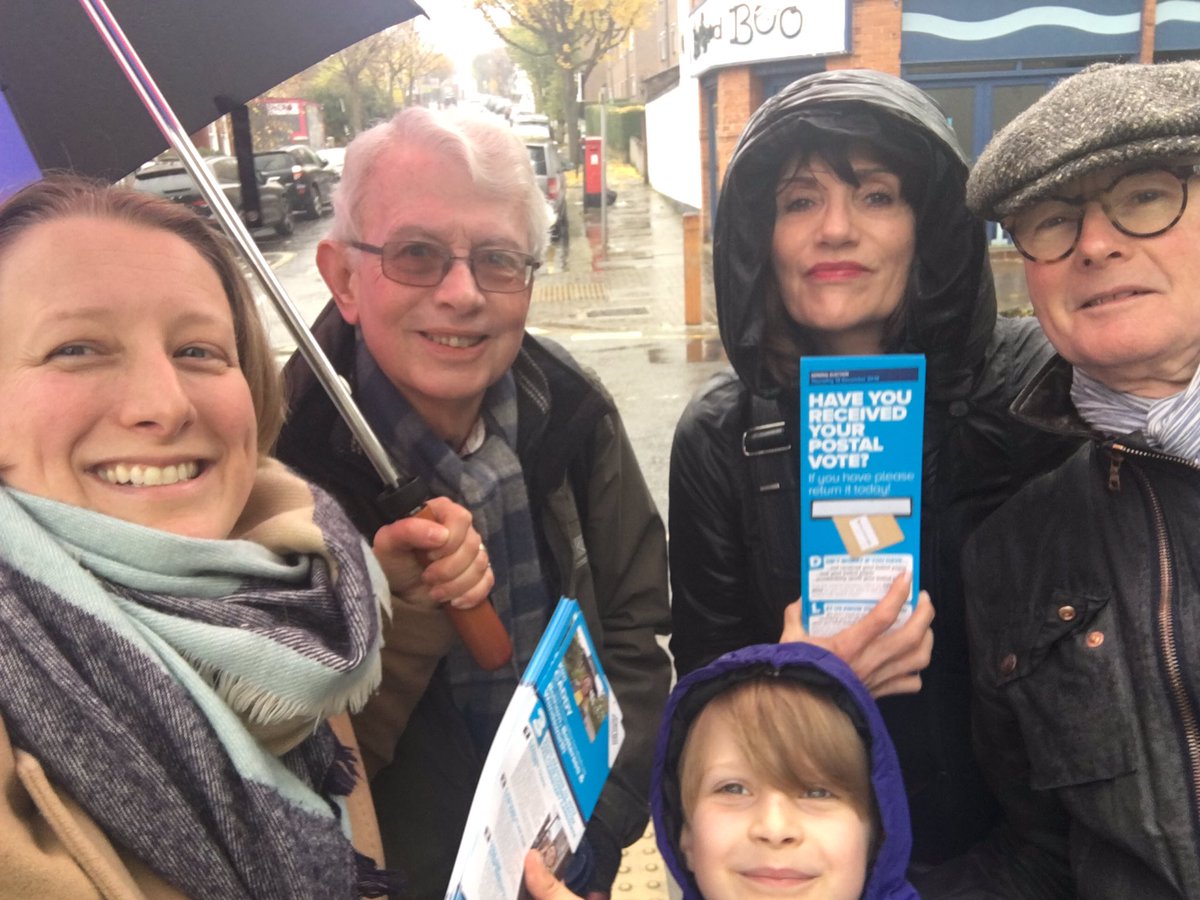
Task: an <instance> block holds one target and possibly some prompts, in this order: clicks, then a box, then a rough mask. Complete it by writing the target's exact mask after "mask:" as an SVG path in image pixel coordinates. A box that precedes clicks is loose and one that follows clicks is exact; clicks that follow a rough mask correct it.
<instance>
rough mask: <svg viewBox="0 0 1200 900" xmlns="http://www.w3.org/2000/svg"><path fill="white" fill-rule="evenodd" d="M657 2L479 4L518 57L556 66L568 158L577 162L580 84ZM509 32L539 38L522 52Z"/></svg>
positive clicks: (485, 0) (484, 0)
mask: <svg viewBox="0 0 1200 900" xmlns="http://www.w3.org/2000/svg"><path fill="white" fill-rule="evenodd" d="M653 5H654V0H475V7H476V8H477V9H478V10H480V12H482V13H483V16H484V18H485V19H487V21H488V24H489V25H491V26H492V29H493V30H494V31H495V32H496V34H497V35H499V37H500V39H501V40H503V41H504V42H505V43H507V44H509V45H510V46H512V47H514V48H516V49H517V50H518V51H521V52H524V53H527V54H529V55H532V56H544V57H548V58H549V59H550V60H552V61H553V63H554V65H555V67H556V69H557V72H558V78H559V81H560V83H561V85H562V94H563V114H564V116H565V118H566V126H567V147H566V149H567V152H568V153H569V154H570V156H571V159H572V160H575V161H576V162H578V159H579V112H578V109H577V107H578V102H577V100H576V97H575V85H576V83H577V82H576V80H577V79H578V80H579V83H583V82H586V81H587V78H588V76H589V75H591V74H592V70H593V69H595V68H596V66H597V65H599V63H600V61H601V60H602V59H604V57H605V56H606V55H607V54H608V53H609V52H610V51H611V50H613V49H615V48H616V47H618V46H619V45H620V44H621V42H622V41H624V40H625V39H626V38H627V37H628V36H629V32H630V31H632V30H634V29H635V28H637V27H638V26H639V25H641V24H642V22H643V21H644V20H645V19H646V17H647V16H648V15H649V14H650V10H651V8H652V7H653ZM511 26H516V27H517V28H518V29H524V30H525V31H527V32H529V33H530V34H532V35H535V36H536V37H537V42H536V45H530V46H524V45H521V44H519V43H516V42H517V41H520V37H519V33H509V34H506V32H511Z"/></svg>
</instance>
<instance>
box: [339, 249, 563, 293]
mask: <svg viewBox="0 0 1200 900" xmlns="http://www.w3.org/2000/svg"><path fill="white" fill-rule="evenodd" d="M347 243H348V244H349V245H350V246H351V247H354V248H355V249H356V250H364V251H366V252H367V253H374V254H376V255H377V256H378V257H379V261H380V265H381V266H382V268H383V275H384V277H385V278H388V279H390V280H391V281H394V282H396V283H397V284H404V285H408V286H409V287H436V286H437V285H439V284H441V283H442V279H443V278H445V277H446V276H447V275H448V274H449V273H450V267H451V266H452V265H454V263H455V262H456V261H458V260H462V261H463V262H465V263H466V264H467V268H469V269H470V270H471V275H472V276H473V277H474V279H475V284H476V285H477V286H478V287H479V289H480V290H481V291H490V292H493V293H497V294H516V293H519V292H520V291H523V290H525V288H527V287H529V285H530V284H531V283H532V282H533V273H534V271H535V270H536V269H537V268H538V267H539V266H541V263H540V262H538V261H537V260H536V259H534V258H533V257H532V256H530V255H529V254H528V253H518V252H517V251H516V250H502V249H500V248H499V247H479V248H478V249H476V250H472V251H471V252H470V253H468V254H467V255H466V256H455V255H454V254H453V253H451V252H450V251H449V250H447V249H446V248H445V247H441V246H439V245H437V244H429V243H426V242H425V241H388V242H387V243H386V244H384V245H383V246H382V247H378V246H376V245H374V244H364V243H362V242H361V241H348V242H347Z"/></svg>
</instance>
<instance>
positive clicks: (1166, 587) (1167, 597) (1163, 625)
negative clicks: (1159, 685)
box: [1109, 444, 1200, 821]
mask: <svg viewBox="0 0 1200 900" xmlns="http://www.w3.org/2000/svg"><path fill="white" fill-rule="evenodd" d="M1112 449H1113V450H1114V451H1117V453H1119V454H1125V455H1127V456H1133V457H1141V458H1143V459H1153V460H1161V461H1165V462H1173V463H1179V464H1181V465H1184V466H1187V467H1188V468H1190V469H1193V470H1196V471H1200V465H1197V464H1196V463H1194V462H1192V461H1191V460H1188V459H1182V458H1181V457H1178V456H1171V455H1169V454H1166V453H1154V452H1152V451H1147V450H1142V449H1141V448H1138V447H1127V446H1124V445H1122V444H1113V445H1112ZM1119 465H1120V461H1119V459H1118V460H1117V461H1116V462H1115V464H1114V467H1113V469H1112V470H1111V471H1110V475H1109V484H1110V487H1111V485H1112V483H1113V479H1114V478H1115V477H1116V467H1117V466H1119ZM1130 471H1131V472H1132V473H1133V475H1134V477H1135V478H1137V480H1138V481H1139V482H1140V483H1141V485H1142V487H1143V488H1144V489H1145V491H1146V496H1147V497H1148V498H1149V500H1150V508H1151V512H1152V513H1153V517H1154V533H1155V541H1156V543H1157V546H1158V573H1159V597H1158V615H1157V617H1156V618H1157V624H1158V643H1159V650H1160V651H1161V652H1162V656H1163V662H1164V665H1165V666H1166V670H1167V686H1168V688H1169V690H1170V693H1171V700H1172V702H1173V703H1174V706H1175V711H1176V713H1177V714H1178V715H1179V720H1180V722H1181V723H1182V724H1183V733H1184V741H1185V742H1186V744H1187V754H1188V767H1189V769H1190V770H1191V773H1192V811H1193V814H1194V815H1195V816H1196V820H1197V821H1200V722H1198V721H1197V715H1196V710H1195V709H1193V708H1192V704H1191V703H1190V702H1189V701H1188V696H1187V691H1186V690H1185V688H1184V684H1183V670H1182V666H1181V665H1180V662H1179V647H1178V645H1177V643H1176V640H1175V616H1174V611H1173V610H1172V608H1171V593H1172V588H1173V585H1174V581H1175V573H1174V567H1173V566H1172V564H1171V554H1170V547H1169V545H1168V541H1167V520H1166V516H1165V515H1164V513H1163V508H1162V504H1161V503H1160V502H1159V499H1158V494H1157V493H1155V490H1154V487H1153V486H1152V485H1151V484H1150V479H1148V478H1147V477H1146V476H1145V475H1144V474H1143V473H1142V472H1141V470H1140V469H1138V468H1137V467H1136V466H1132V467H1131V468H1130Z"/></svg>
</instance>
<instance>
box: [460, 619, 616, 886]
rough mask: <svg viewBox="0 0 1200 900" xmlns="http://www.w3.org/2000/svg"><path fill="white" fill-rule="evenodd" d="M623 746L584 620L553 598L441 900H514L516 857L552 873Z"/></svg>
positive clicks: (574, 843)
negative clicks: (532, 853) (530, 856)
mask: <svg viewBox="0 0 1200 900" xmlns="http://www.w3.org/2000/svg"><path fill="white" fill-rule="evenodd" d="M623 740H624V730H623V727H622V724H621V710H620V707H619V706H618V704H617V699H616V697H614V696H613V692H612V688H611V686H610V685H609V682H608V678H607V677H606V676H605V674H604V669H603V668H602V667H601V665H600V659H599V657H598V656H597V655H596V649H595V646H594V645H593V644H592V639H591V635H590V634H589V633H588V630H587V625H586V624H585V622H584V617H583V612H582V611H581V610H580V608H579V604H578V603H577V602H575V601H574V600H569V599H567V598H565V597H564V598H562V599H561V600H559V602H558V607H557V608H556V609H555V611H554V615H553V616H552V617H551V619H550V623H549V624H548V625H547V626H546V630H545V633H544V634H543V635H542V639H541V641H540V642H539V643H538V646H537V649H536V650H535V651H534V654H533V658H532V659H531V660H530V662H529V666H528V668H527V669H526V671H525V674H524V675H523V676H522V677H521V682H520V684H518V685H517V689H516V691H515V693H514V694H513V699H512V701H511V702H510V703H509V705H508V709H507V710H506V711H505V714H504V718H503V719H502V720H501V723H500V728H499V730H498V731H497V733H496V738H495V740H493V741H492V747H491V749H490V750H489V751H488V756H487V759H486V760H485V761H484V765H483V773H482V774H481V776H480V778H479V786H478V787H477V788H476V790H475V799H474V801H472V804H471V811H470V813H469V814H468V816H467V824H466V827H465V829H464V831H463V839H462V843H461V844H460V845H459V849H458V857H457V859H456V860H455V863H454V871H453V873H452V875H451V878H450V885H449V887H448V888H447V891H446V898H447V900H459V898H462V900H516V898H518V897H520V896H522V891H523V888H522V884H521V877H522V872H523V863H524V859H525V853H526V851H527V850H529V849H530V848H533V849H536V850H537V851H538V852H539V853H540V854H541V855H542V859H543V860H544V861H545V862H546V865H547V867H548V868H550V869H551V870H552V871H560V870H561V869H562V867H563V864H564V863H565V862H566V860H567V858H568V856H569V854H570V853H572V852H573V851H574V850H575V849H576V848H577V847H578V846H579V841H580V839H581V838H582V837H583V830H584V826H585V825H586V823H587V820H588V818H589V817H590V816H591V814H592V811H593V810H594V809H595V808H596V801H597V800H598V799H599V797H600V790H601V789H602V788H603V787H604V782H605V781H606V780H607V778H608V773H609V771H610V770H611V769H612V765H613V761H614V760H615V759H616V756H617V751H618V750H619V749H620V747H621V742H622V741H623Z"/></svg>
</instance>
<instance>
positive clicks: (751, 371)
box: [713, 69, 996, 400]
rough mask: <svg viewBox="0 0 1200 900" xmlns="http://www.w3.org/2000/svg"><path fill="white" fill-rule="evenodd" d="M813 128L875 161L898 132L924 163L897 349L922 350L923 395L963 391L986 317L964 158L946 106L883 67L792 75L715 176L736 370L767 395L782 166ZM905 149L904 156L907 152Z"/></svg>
mask: <svg viewBox="0 0 1200 900" xmlns="http://www.w3.org/2000/svg"><path fill="white" fill-rule="evenodd" d="M814 132H824V133H828V134H834V135H838V136H841V137H846V138H850V139H852V140H862V141H864V142H866V143H868V144H870V145H872V146H874V147H876V148H877V149H878V151H879V152H880V155H881V156H882V157H883V160H884V161H885V162H886V161H887V159H888V150H889V147H894V145H895V144H896V142H897V135H900V134H901V133H902V132H903V137H904V140H905V143H906V145H908V146H910V147H911V146H912V145H913V144H914V142H916V146H917V147H919V148H920V149H921V152H920V154H919V159H920V160H921V162H922V163H924V164H925V165H926V166H927V168H926V169H925V171H924V173H923V174H924V178H923V179H922V180H923V182H924V184H923V186H922V187H921V189H920V193H919V195H918V196H917V197H916V198H915V202H914V213H915V214H916V230H917V241H916V256H915V259H914V264H913V271H912V272H911V273H910V276H909V288H908V293H907V298H906V306H905V321H904V327H903V337H902V340H901V346H899V347H897V348H895V349H896V350H897V351H898V352H909V353H924V354H925V355H926V357H927V364H928V365H927V370H928V375H927V386H926V391H927V395H928V397H929V399H931V400H936V399H952V398H955V397H958V396H959V395H961V394H964V393H966V392H967V391H969V389H970V385H971V383H972V381H973V375H974V372H975V370H976V369H977V368H978V366H979V365H980V363H981V362H982V360H983V356H984V353H985V351H986V349H987V344H988V340H989V337H990V335H991V333H992V329H993V327H994V323H995V318H996V296H995V290H994V288H993V285H992V276H991V270H990V269H989V267H988V262H987V238H986V234H985V230H984V225H983V223H982V222H981V221H980V220H978V219H976V218H975V217H974V216H972V215H971V213H970V212H969V211H968V210H967V208H966V205H965V202H964V192H965V186H966V180H967V173H968V166H967V162H966V160H965V158H964V156H963V153H962V150H961V149H959V146H958V141H957V139H956V138H955V135H954V132H953V130H952V129H951V128H950V125H949V123H948V122H947V121H946V117H945V114H944V113H943V112H942V111H941V110H940V109H939V108H938V106H937V104H936V103H934V101H933V100H932V99H930V98H929V97H928V96H927V95H926V94H925V93H924V92H922V91H921V90H919V89H918V88H916V87H913V86H912V85H911V84H909V83H908V82H905V81H901V80H900V79H898V78H895V77H893V76H891V75H886V74H884V73H882V72H873V71H868V70H857V69H850V70H843V71H834V72H821V73H818V74H816V75H810V76H808V77H806V78H801V79H800V80H798V81H795V82H793V83H792V84H791V85H789V86H788V87H786V88H784V89H783V90H782V91H780V92H779V93H778V94H776V95H775V96H774V97H771V98H770V99H769V100H767V101H766V102H765V103H763V105H762V106H760V107H759V108H758V110H757V111H756V112H755V113H754V115H753V116H751V118H750V121H749V122H748V123H747V125H746V128H745V130H744V131H743V132H742V136H741V138H740V139H739V140H738V144H737V147H736V148H735V149H734V151H733V156H732V158H731V159H730V161H729V166H728V168H727V170H726V173H725V181H724V185H723V187H722V189H721V197H720V200H719V202H718V204H717V217H716V226H715V229H714V234H713V271H714V281H715V285H716V298H717V316H718V321H719V323H720V329H721V340H722V341H723V343H724V345H725V351H726V353H727V354H728V356H729V359H730V362H731V363H732V364H733V367H734V369H736V370H737V373H738V375H739V377H740V378H741V379H742V380H743V381H744V382H745V383H746V384H747V385H748V386H749V387H750V389H751V390H753V391H754V392H755V393H758V394H761V395H763V396H767V397H770V396H774V395H775V394H777V393H779V391H780V388H781V387H788V386H781V385H778V384H775V383H774V382H773V380H772V379H771V376H770V375H769V374H768V373H767V371H766V369H765V367H764V366H763V364H762V355H761V352H760V347H761V343H762V335H763V328H764V313H763V308H764V300H765V296H766V288H767V285H768V284H769V283H770V279H771V278H773V277H774V276H773V275H772V272H771V260H770V248H771V239H772V235H773V232H774V227H775V222H774V220H775V215H774V210H775V185H776V183H777V181H778V179H779V172H780V169H781V167H782V166H783V165H784V163H786V162H787V161H788V160H789V159H791V158H792V157H794V156H795V155H796V154H797V153H798V152H800V151H801V150H802V149H803V147H804V144H805V141H806V140H809V139H811V135H812V134H813V133H814ZM909 155H910V156H911V155H912V154H911V153H910V154H909Z"/></svg>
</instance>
